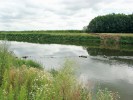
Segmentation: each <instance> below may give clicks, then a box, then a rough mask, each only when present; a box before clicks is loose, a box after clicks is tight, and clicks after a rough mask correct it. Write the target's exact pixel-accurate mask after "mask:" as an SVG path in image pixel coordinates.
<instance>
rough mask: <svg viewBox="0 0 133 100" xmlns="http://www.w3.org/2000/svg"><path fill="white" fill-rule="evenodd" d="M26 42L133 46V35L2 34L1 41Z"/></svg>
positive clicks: (19, 32) (21, 32)
mask: <svg viewBox="0 0 133 100" xmlns="http://www.w3.org/2000/svg"><path fill="white" fill-rule="evenodd" d="M3 39H7V40H9V41H24V42H31V43H42V44H44V43H47V44H51V43H56V44H74V45H100V44H101V43H103V40H104V43H105V42H106V43H111V44H114V43H119V44H133V34H111V33H110V34H109V33H107V34H106V33H103V34H98V33H97V34H87V33H71V32H70V33H68V32H64V33H56V32H54V31H53V32H52V31H51V32H49V33H47V32H46V31H18V32H0V40H3Z"/></svg>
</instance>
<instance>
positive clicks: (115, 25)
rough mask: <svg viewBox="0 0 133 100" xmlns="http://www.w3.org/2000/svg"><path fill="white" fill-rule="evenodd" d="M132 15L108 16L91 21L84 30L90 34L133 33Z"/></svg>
mask: <svg viewBox="0 0 133 100" xmlns="http://www.w3.org/2000/svg"><path fill="white" fill-rule="evenodd" d="M132 26H133V14H131V15H125V14H108V15H104V16H98V17H95V18H94V19H92V20H91V22H90V23H89V25H88V26H87V27H86V28H85V30H86V31H87V32H90V33H133V27H132Z"/></svg>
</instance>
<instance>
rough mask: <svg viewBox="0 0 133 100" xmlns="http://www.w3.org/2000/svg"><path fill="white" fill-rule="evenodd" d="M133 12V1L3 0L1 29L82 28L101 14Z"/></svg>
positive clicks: (0, 10) (0, 6)
mask: <svg viewBox="0 0 133 100" xmlns="http://www.w3.org/2000/svg"><path fill="white" fill-rule="evenodd" d="M110 13H124V14H132V13H133V0H0V31H3V30H4V31H17V30H80V29H83V27H84V26H87V25H88V24H89V22H90V21H91V20H92V19H93V18H95V17H96V16H98V15H105V14H110Z"/></svg>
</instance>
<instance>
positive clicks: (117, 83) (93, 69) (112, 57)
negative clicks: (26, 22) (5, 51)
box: [10, 42, 133, 100]
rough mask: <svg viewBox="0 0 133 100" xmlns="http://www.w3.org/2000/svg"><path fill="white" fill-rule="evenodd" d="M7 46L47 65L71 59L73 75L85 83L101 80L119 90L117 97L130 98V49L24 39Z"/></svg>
mask: <svg viewBox="0 0 133 100" xmlns="http://www.w3.org/2000/svg"><path fill="white" fill-rule="evenodd" d="M10 50H11V51H13V52H14V53H15V55H16V56H18V57H20V58H21V57H23V56H28V59H33V60H35V61H37V62H39V63H41V64H43V66H44V67H45V68H46V69H51V68H55V69H58V68H61V67H62V65H63V64H64V62H65V61H66V60H67V59H69V60H72V61H73V62H74V63H75V64H74V66H76V67H77V70H76V75H77V76H78V78H79V79H80V81H82V82H84V83H87V84H88V87H91V88H94V87H95V86H96V85H97V84H100V86H101V87H104V88H105V87H107V88H108V89H109V90H112V91H115V92H119V94H120V96H121V99H120V100H133V52H125V51H118V50H112V51H111V50H103V49H95V48H90V47H82V46H73V45H59V44H33V43H26V42H10ZM86 57H87V58H86Z"/></svg>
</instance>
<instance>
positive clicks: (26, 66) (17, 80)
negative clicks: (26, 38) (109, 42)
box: [0, 45, 117, 100]
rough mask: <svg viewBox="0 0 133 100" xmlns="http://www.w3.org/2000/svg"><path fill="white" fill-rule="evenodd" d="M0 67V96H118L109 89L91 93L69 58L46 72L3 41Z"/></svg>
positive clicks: (21, 99)
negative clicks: (10, 50)
mask: <svg viewBox="0 0 133 100" xmlns="http://www.w3.org/2000/svg"><path fill="white" fill-rule="evenodd" d="M0 71H1V73H0V100H117V97H114V94H115V93H114V94H112V93H113V92H110V91H108V90H99V91H98V92H97V93H96V94H94V93H93V92H92V91H90V90H87V89H86V88H83V87H82V86H81V84H79V83H78V81H77V80H76V78H75V76H74V68H73V67H72V65H71V63H70V62H66V63H65V64H64V66H63V67H62V68H61V69H60V70H58V71H57V70H54V69H53V70H51V71H50V72H48V71H46V70H45V69H43V70H42V69H40V66H39V65H38V64H36V63H33V62H32V61H25V60H21V59H18V58H16V57H14V55H13V54H11V53H10V52H9V51H8V47H7V46H6V45H2V46H1V49H0ZM94 98H96V99H94Z"/></svg>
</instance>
